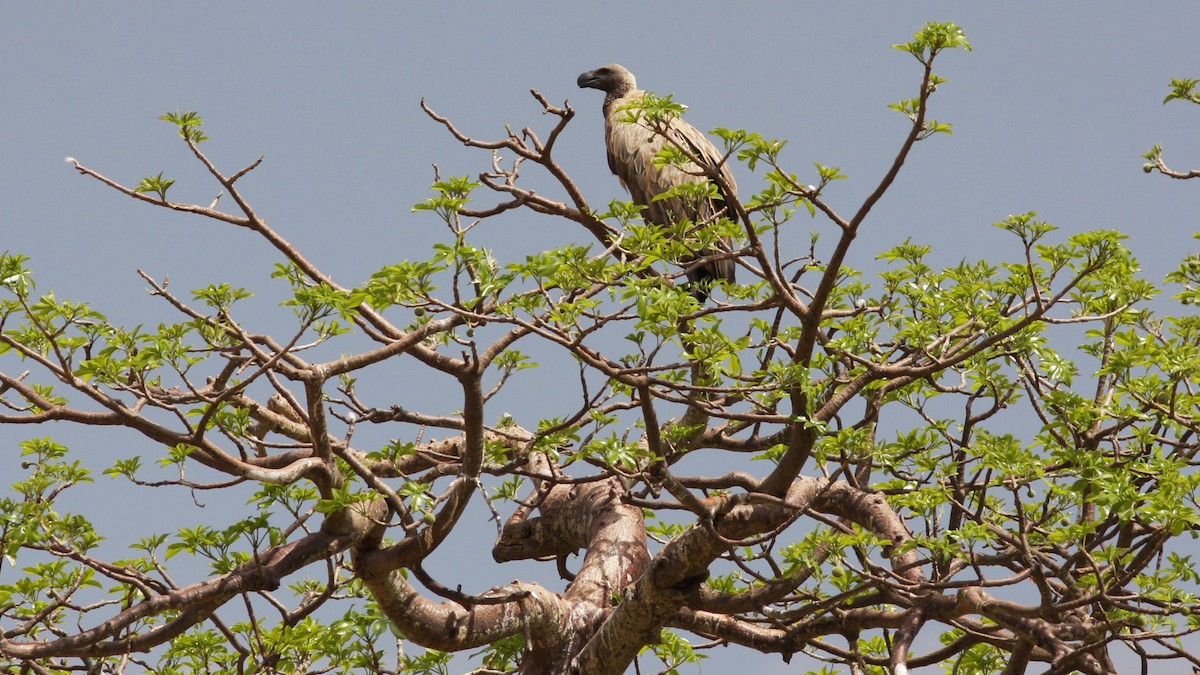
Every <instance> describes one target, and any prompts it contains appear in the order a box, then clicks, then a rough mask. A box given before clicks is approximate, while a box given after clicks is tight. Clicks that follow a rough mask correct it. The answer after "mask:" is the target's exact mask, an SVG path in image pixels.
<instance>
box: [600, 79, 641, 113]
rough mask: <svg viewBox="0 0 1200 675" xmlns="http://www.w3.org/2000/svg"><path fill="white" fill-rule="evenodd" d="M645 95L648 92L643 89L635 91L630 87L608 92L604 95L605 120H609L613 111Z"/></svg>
mask: <svg viewBox="0 0 1200 675" xmlns="http://www.w3.org/2000/svg"><path fill="white" fill-rule="evenodd" d="M645 93H646V92H644V91H642V90H641V89H634V88H633V87H632V86H629V85H625V86H621V87H617V88H616V89H613V90H612V91H610V92H607V93H606V94H605V95H604V108H603V112H604V118H605V119H608V116H609V114H610V113H612V111H614V110H616V109H617V108H619V107H621V106H623V105H625V104H626V103H629V102H630V101H633V100H635V99H639V98H641V97H642V96H643V95H644V94H645Z"/></svg>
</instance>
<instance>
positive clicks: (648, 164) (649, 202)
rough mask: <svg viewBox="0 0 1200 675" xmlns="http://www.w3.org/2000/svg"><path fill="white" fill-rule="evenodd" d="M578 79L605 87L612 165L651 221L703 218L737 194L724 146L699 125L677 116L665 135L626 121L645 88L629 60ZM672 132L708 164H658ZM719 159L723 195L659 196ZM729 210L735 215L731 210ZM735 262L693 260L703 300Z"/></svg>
mask: <svg viewBox="0 0 1200 675" xmlns="http://www.w3.org/2000/svg"><path fill="white" fill-rule="evenodd" d="M576 84H578V85H579V86H580V87H581V88H585V87H586V88H591V89H599V90H600V91H603V92H604V94H605V96H604V108H603V110H604V144H605V147H606V148H607V150H608V168H610V169H612V172H613V173H614V174H616V176H617V178H619V179H620V181H621V185H622V186H623V187H624V188H625V189H626V190H627V191H629V196H630V197H632V198H633V201H634V202H635V203H637V204H638V205H639V206H642V207H644V210H643V211H642V215H643V217H644V218H645V220H646V221H647V222H650V223H654V224H656V225H662V226H667V225H670V224H671V223H676V222H679V221H681V220H684V219H687V220H690V221H692V222H693V223H697V224H699V223H702V222H704V221H707V220H709V219H711V218H713V217H714V216H716V215H717V214H719V213H721V212H722V210H724V209H726V208H727V206H728V205H731V204H733V203H734V201H735V200H737V183H735V182H734V180H733V172H732V171H730V169H729V164H728V162H724V163H722V161H721V160H722V158H723V155H722V153H721V151H720V150H718V149H717V147H716V146H715V145H713V143H712V141H710V140H708V136H705V135H704V134H703V133H702V132H701V131H700V130H699V129H697V128H696V127H693V126H692V125H690V124H688V123H687V122H685V121H683V120H682V119H679V118H678V117H676V118H675V119H673V120H672V121H671V122H670V124H669V126H668V127H667V129H666V134H665V136H664V135H660V134H659V133H656V132H655V131H653V130H652V129H651V128H650V127H649V126H647V125H645V124H638V123H634V122H629V121H625V119H626V118H627V117H628V116H629V111H628V110H622V107H624V106H626V105H628V104H630V103H633V102H636V101H637V100H638V99H640V98H641V97H642V96H644V95H645V93H646V92H644V91H641V90H640V89H638V88H637V80H636V79H634V77H633V73H631V72H629V70H628V69H626V68H625V67H624V66H620V65H617V64H615V63H612V64H609V65H607V66H604V67H602V68H597V69H596V70H589V71H588V72H586V73H583V74H582V75H580V76H579V79H578V80H577V81H576ZM668 137H669V138H670V139H671V141H672V142H674V143H677V144H678V145H679V147H681V148H683V149H684V150H685V151H687V152H688V153H690V154H691V155H692V156H693V157H695V158H697V159H699V160H700V161H702V162H704V163H705V164H706V166H705V167H704V168H703V169H702V168H700V167H698V166H696V165H695V164H694V163H691V162H688V163H687V164H684V165H683V166H682V167H680V166H675V165H672V164H666V165H663V166H661V167H660V166H655V165H654V156H655V155H656V154H657V153H658V152H659V151H660V150H662V149H663V146H664V145H666V143H667V140H666V138H668ZM718 165H720V169H719V171H720V175H721V177H722V178H723V179H724V182H725V183H726V185H727V186H728V190H727V191H726V190H724V189H721V191H720V194H721V200H720V201H717V200H713V199H706V200H703V201H702V202H700V203H699V204H697V203H695V202H694V201H692V202H688V201H685V200H683V199H679V198H671V199H661V200H658V201H655V199H654V198H655V197H656V196H658V195H660V194H662V193H664V192H666V191H667V190H670V189H671V188H674V187H676V186H678V185H681V184H684V183H700V182H703V181H706V180H708V178H707V177H706V176H705V169H712V168H713V167H717V166H718ZM718 187H720V186H718ZM729 208H732V207H729ZM728 215H731V216H732V214H731V213H730V214H728ZM726 243H727V244H728V240H726ZM716 253H718V252H717V251H714V250H712V249H703V250H700V251H696V253H695V255H694V256H693V257H692V258H691V259H690V260H685V261H684V262H685V263H687V262H691V261H695V260H697V259H700V258H705V257H707V256H711V255H714V254H716ZM734 268H735V265H734V261H733V258H721V259H716V260H702V261H701V262H699V263H698V264H695V265H692V266H690V268H689V269H688V272H687V277H688V281H689V282H690V286H691V291H692V294H693V295H695V297H696V299H697V300H699V301H700V302H704V300H705V299H706V298H707V297H708V291H709V288H710V286H711V284H712V281H714V280H718V279H724V280H726V281H730V282H732V281H733V276H734Z"/></svg>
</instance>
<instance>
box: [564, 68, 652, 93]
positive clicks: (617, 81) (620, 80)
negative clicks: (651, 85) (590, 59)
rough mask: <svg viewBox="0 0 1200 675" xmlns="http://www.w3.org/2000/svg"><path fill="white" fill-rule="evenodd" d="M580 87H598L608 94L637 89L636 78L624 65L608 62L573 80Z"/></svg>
mask: <svg viewBox="0 0 1200 675" xmlns="http://www.w3.org/2000/svg"><path fill="white" fill-rule="evenodd" d="M575 84H578V85H579V88H580V89H599V90H600V91H603V92H605V93H607V94H609V95H610V96H618V97H619V96H623V95H625V94H626V93H628V92H631V91H633V90H634V89H637V79H635V78H634V77H633V73H631V72H629V69H627V68H626V67H625V66H622V65H620V64H616V63H610V64H608V65H607V66H601V67H599V68H597V69H595V70H589V71H587V72H586V73H583V74H582V75H580V76H579V79H577V80H575Z"/></svg>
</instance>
